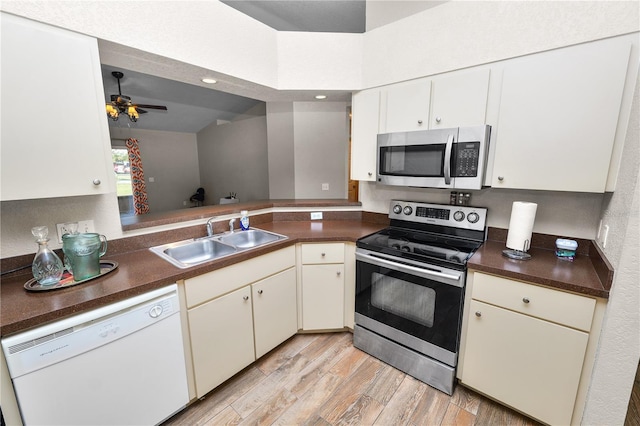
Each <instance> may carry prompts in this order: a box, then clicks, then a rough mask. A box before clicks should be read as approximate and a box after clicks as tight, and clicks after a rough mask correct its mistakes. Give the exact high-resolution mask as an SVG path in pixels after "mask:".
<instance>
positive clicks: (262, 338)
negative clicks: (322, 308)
mask: <svg viewBox="0 0 640 426" xmlns="http://www.w3.org/2000/svg"><path fill="white" fill-rule="evenodd" d="M251 293H252V297H253V328H254V333H255V340H256V358H260V357H261V356H262V355H264V354H266V353H267V352H269V351H270V350H271V349H273V348H275V347H276V346H278V345H279V344H280V343H282V342H284V341H285V340H287V339H288V338H289V337H291V336H293V335H294V334H296V332H297V331H298V322H297V315H298V310H297V308H296V303H297V300H296V270H295V268H290V269H287V270H286V271H283V272H280V273H279V274H277V275H274V276H272V277H269V278H266V279H264V280H262V281H258V282H257V283H255V284H252V285H251Z"/></svg>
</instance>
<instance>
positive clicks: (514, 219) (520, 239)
mask: <svg viewBox="0 0 640 426" xmlns="http://www.w3.org/2000/svg"><path fill="white" fill-rule="evenodd" d="M537 209H538V205H537V204H536V203H528V202H526V201H514V202H513V205H512V206H511V220H510V221H509V233H508V234H507V247H508V248H510V249H513V250H520V251H528V250H529V247H531V233H532V231H533V222H534V220H535V219H536V210H537Z"/></svg>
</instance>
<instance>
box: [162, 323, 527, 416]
mask: <svg viewBox="0 0 640 426" xmlns="http://www.w3.org/2000/svg"><path fill="white" fill-rule="evenodd" d="M226 424H233V425H236V424H237V425H302V424H304V425H318V426H320V425H322V426H326V425H347V424H351V425H393V426H396V425H415V426H420V425H538V424H539V423H537V422H535V421H533V420H531V419H528V418H526V417H524V416H522V415H521V414H519V413H516V412H514V411H512V410H510V409H508V408H506V407H502V406H501V405H499V404H496V403H495V402H492V401H490V400H488V399H486V398H484V397H482V396H481V395H479V394H477V393H475V392H473V391H471V390H469V389H466V388H465V387H463V386H460V385H458V386H456V390H455V392H454V394H453V395H452V396H449V395H446V394H445V393H442V392H440V391H438V390H435V389H434V388H432V387H430V386H428V385H426V384H424V383H422V382H420V381H418V380H416V379H414V378H413V377H411V376H408V375H406V374H404V373H402V372H400V371H399V370H396V369H395V368H393V367H391V366H389V365H387V364H385V363H383V362H381V361H379V360H378V359H376V358H374V357H372V356H369V355H368V354H366V353H364V352H362V351H360V350H359V349H356V348H354V347H353V344H352V334H351V333H349V332H343V333H322V334H299V335H296V336H294V337H292V338H291V339H289V340H288V341H286V342H285V343H283V344H282V345H280V346H278V347H277V348H276V349H274V350H273V351H271V352H270V353H268V354H267V355H265V356H264V357H262V358H261V359H259V360H258V361H256V362H255V363H253V364H252V365H251V366H249V367H247V368H246V369H244V370H243V371H242V372H240V373H238V374H237V375H235V376H234V377H233V378H231V379H229V380H228V381H227V382H225V383H224V384H223V385H221V386H219V387H218V388H216V389H214V390H213V391H211V392H210V393H209V394H207V395H206V396H205V398H203V399H201V400H200V401H197V402H195V403H194V404H192V405H191V406H189V407H188V408H187V409H185V410H183V411H181V412H180V413H178V414H176V415H175V416H173V417H172V418H170V419H169V420H167V421H166V422H165V423H164V424H163V425H164V426H174V425H189V426H191V425H226Z"/></svg>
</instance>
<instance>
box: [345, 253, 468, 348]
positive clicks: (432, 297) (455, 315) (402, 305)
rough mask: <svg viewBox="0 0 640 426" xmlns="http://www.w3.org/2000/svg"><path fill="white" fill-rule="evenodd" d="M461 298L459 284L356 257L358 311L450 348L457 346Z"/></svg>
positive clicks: (442, 346) (462, 291)
mask: <svg viewBox="0 0 640 426" xmlns="http://www.w3.org/2000/svg"><path fill="white" fill-rule="evenodd" d="M463 298H464V290H463V289H462V288H460V287H456V286H452V285H448V284H444V283H441V282H438V281H437V280H434V279H426V278H423V277H419V276H415V275H412V274H410V273H405V272H400V271H398V270H395V269H392V268H388V267H383V266H378V265H374V264H371V263H368V262H363V261H356V306H355V310H356V312H357V313H358V314H361V315H363V316H365V317H367V318H370V319H371V320H374V321H376V322H379V323H382V324H384V325H386V326H389V327H391V328H393V329H396V330H399V331H402V332H404V333H406V334H409V335H410V336H413V337H416V338H417V339H420V340H423V341H425V342H429V343H431V344H433V345H436V346H439V347H441V348H443V349H446V350H448V351H451V352H456V351H457V348H458V341H459V339H458V337H459V334H460V323H461V321H462V301H463Z"/></svg>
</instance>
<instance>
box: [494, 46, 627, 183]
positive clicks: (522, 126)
mask: <svg viewBox="0 0 640 426" xmlns="http://www.w3.org/2000/svg"><path fill="white" fill-rule="evenodd" d="M629 55H630V42H629V41H627V40H624V39H610V40H604V41H598V42H593V43H588V44H584V45H579V46H573V47H568V48H563V49H558V50H554V51H549V52H545V53H540V54H536V55H532V56H529V57H524V58H519V59H516V60H512V61H508V62H507V63H506V64H505V68H504V74H503V83H502V95H501V101H500V113H499V118H498V126H497V129H496V131H497V134H496V142H497V145H496V151H495V160H494V161H495V162H494V167H493V175H492V183H491V184H492V186H493V187H497V188H518V189H534V190H552V191H576V192H604V191H605V185H606V183H607V175H608V173H609V163H610V160H611V155H612V150H613V146H614V140H615V136H616V128H617V126H618V117H619V114H620V106H621V101H622V95H623V89H624V84H625V77H626V74H627V65H628V62H629Z"/></svg>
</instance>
